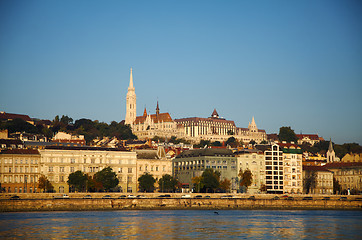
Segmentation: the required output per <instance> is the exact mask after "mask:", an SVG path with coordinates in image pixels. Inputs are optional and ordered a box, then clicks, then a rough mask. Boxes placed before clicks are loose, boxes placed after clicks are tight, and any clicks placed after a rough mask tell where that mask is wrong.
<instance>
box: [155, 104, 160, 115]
mask: <svg viewBox="0 0 362 240" xmlns="http://www.w3.org/2000/svg"><path fill="white" fill-rule="evenodd" d="M158 114H160V108H159V106H158V101H157V107H156V115H158Z"/></svg>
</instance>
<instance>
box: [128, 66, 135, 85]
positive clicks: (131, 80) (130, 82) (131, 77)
mask: <svg viewBox="0 0 362 240" xmlns="http://www.w3.org/2000/svg"><path fill="white" fill-rule="evenodd" d="M130 89H133V90H134V87H133V76H132V68H131V74H130V77H129V86H128V90H130Z"/></svg>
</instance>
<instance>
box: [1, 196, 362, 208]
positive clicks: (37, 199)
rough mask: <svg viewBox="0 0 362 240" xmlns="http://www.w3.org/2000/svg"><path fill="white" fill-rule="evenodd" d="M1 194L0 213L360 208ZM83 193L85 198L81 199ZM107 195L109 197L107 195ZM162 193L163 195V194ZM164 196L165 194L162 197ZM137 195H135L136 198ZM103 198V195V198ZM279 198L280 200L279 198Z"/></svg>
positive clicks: (353, 200)
mask: <svg viewBox="0 0 362 240" xmlns="http://www.w3.org/2000/svg"><path fill="white" fill-rule="evenodd" d="M14 195H15V194H4V193H3V194H1V195H0V212H21V211H94V210H131V209H134V210H159V209H167V210H177V209H180V210H190V209H195V210H197V209H200V210H201V209H202V210H205V209H210V210H219V209H232V210H237V209H249V210H257V209H260V210H323V209H325V210H334V209H335V210H362V199H361V197H360V196H340V195H328V196H327V195H301V194H294V195H288V197H286V196H285V195H269V194H258V195H253V196H252V195H248V194H198V193H193V194H181V193H148V194H143V193H139V195H130V194H122V193H70V194H67V196H69V198H59V197H60V196H61V195H62V194H59V193H58V194H57V193H35V194H26V193H23V194H17V196H19V199H10V198H11V197H12V196H14ZM86 195H90V197H89V196H88V198H84V197H85V196H86ZM106 195H108V196H106ZM162 195H163V196H162ZM165 195H166V196H165ZM137 196H138V197H137ZM105 197H106V198H105ZM278 198H279V199H278Z"/></svg>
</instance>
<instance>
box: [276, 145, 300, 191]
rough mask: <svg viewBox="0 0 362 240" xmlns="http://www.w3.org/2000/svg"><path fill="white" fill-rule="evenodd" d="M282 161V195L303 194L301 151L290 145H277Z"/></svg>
mask: <svg viewBox="0 0 362 240" xmlns="http://www.w3.org/2000/svg"><path fill="white" fill-rule="evenodd" d="M278 145H279V147H280V148H281V149H282V151H283V160H284V193H302V192H303V177H302V174H303V169H302V167H303V151H302V149H301V148H300V147H298V146H297V145H295V144H291V143H279V144H278Z"/></svg>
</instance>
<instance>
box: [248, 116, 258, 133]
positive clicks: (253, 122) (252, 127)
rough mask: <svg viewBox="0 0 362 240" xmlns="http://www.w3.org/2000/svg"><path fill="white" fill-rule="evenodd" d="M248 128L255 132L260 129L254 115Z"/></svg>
mask: <svg viewBox="0 0 362 240" xmlns="http://www.w3.org/2000/svg"><path fill="white" fill-rule="evenodd" d="M248 128H249V131H250V132H253V133H254V132H257V131H258V127H257V126H256V123H255V120H254V117H253V119H252V120H251V123H249V126H248Z"/></svg>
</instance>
